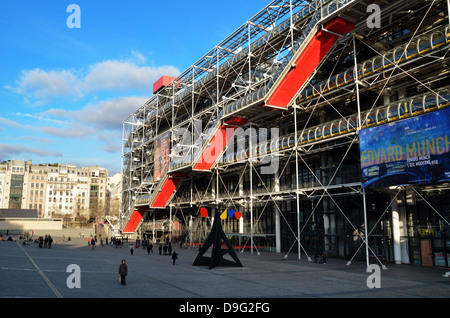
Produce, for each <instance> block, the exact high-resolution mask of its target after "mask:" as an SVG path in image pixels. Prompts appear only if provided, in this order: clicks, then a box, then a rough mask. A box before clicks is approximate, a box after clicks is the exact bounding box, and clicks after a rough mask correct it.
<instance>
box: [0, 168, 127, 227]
mask: <svg viewBox="0 0 450 318" xmlns="http://www.w3.org/2000/svg"><path fill="white" fill-rule="evenodd" d="M120 195H121V177H120V174H118V175H114V176H112V177H109V175H108V170H107V169H106V168H103V167H99V166H89V167H77V166H76V165H72V164H59V163H54V164H35V163H33V162H31V161H24V160H8V161H4V162H3V163H0V208H2V209H34V210H37V212H38V216H39V217H41V218H64V219H69V220H72V221H82V220H92V219H95V218H102V217H104V216H106V215H118V213H119V210H118V209H119V205H120V204H119V203H117V202H118V201H120ZM116 210H117V211H116Z"/></svg>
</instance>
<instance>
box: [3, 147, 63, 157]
mask: <svg viewBox="0 0 450 318" xmlns="http://www.w3.org/2000/svg"><path fill="white" fill-rule="evenodd" d="M0 154H1V156H2V157H1V158H0V160H7V159H11V158H15V157H17V156H18V155H20V154H33V155H38V156H41V157H47V156H55V157H62V156H63V154H62V153H61V152H59V151H49V150H45V149H37V148H31V147H25V146H16V145H8V144H0Z"/></svg>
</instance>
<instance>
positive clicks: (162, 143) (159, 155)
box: [153, 132, 170, 181]
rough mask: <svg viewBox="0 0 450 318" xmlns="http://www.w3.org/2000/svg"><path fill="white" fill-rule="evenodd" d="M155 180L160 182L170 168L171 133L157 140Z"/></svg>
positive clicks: (155, 145)
mask: <svg viewBox="0 0 450 318" xmlns="http://www.w3.org/2000/svg"><path fill="white" fill-rule="evenodd" d="M153 153H154V158H155V159H154V170H153V179H154V180H155V181H158V180H160V179H161V177H162V175H163V174H164V172H165V171H166V169H167V167H168V166H169V153H170V132H168V133H165V134H164V135H162V136H160V137H158V138H156V139H155V142H154V152H153Z"/></svg>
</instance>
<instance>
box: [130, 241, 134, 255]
mask: <svg viewBox="0 0 450 318" xmlns="http://www.w3.org/2000/svg"><path fill="white" fill-rule="evenodd" d="M133 252H134V246H133V244H131V245H130V253H131V255H133Z"/></svg>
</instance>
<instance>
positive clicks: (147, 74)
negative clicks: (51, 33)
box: [4, 51, 180, 105]
mask: <svg viewBox="0 0 450 318" xmlns="http://www.w3.org/2000/svg"><path fill="white" fill-rule="evenodd" d="M131 54H132V58H131V59H129V60H114V59H112V60H106V61H102V62H99V63H96V64H93V65H90V66H88V67H87V68H86V70H87V71H84V72H83V71H82V70H75V69H62V70H50V71H45V70H42V69H40V68H36V69H34V70H23V71H21V74H20V76H19V79H18V81H17V83H16V84H17V86H15V87H12V86H10V85H6V86H4V88H6V89H8V90H10V91H12V92H14V93H16V94H19V95H22V96H24V100H25V102H26V103H34V104H37V105H46V104H49V103H51V102H52V101H54V100H55V99H58V98H65V99H72V100H79V99H80V98H82V97H84V96H86V95H90V94H96V93H98V92H101V91H110V92H114V93H117V92H122V93H127V92H128V93H130V92H134V93H136V92H138V91H139V92H143V93H146V94H150V93H151V92H152V88H153V84H154V83H155V82H156V81H157V80H158V79H159V78H160V77H161V76H163V75H168V76H177V75H179V74H180V71H179V70H178V69H177V68H176V67H174V66H142V65H140V64H141V63H144V62H145V61H146V58H145V56H144V55H142V54H141V53H139V52H136V51H133V52H132V53H131Z"/></svg>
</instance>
